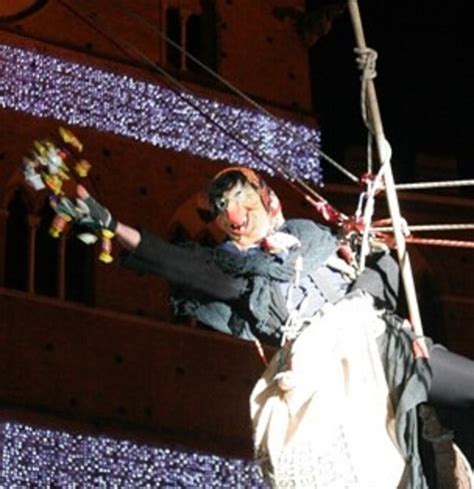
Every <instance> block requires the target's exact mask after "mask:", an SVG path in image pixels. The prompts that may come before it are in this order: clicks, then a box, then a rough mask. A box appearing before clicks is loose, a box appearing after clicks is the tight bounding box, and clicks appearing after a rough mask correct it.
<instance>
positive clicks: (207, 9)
mask: <svg viewBox="0 0 474 489" xmlns="http://www.w3.org/2000/svg"><path fill="white" fill-rule="evenodd" d="M165 26H166V28H165V32H166V36H167V38H168V39H170V40H171V41H173V42H174V43H176V44H177V45H178V46H179V47H176V46H173V45H171V44H170V43H167V44H166V50H165V52H166V58H165V59H166V64H167V66H168V67H170V68H174V69H177V70H180V71H186V72H191V73H199V74H204V73H205V71H204V70H203V69H202V68H201V67H200V66H199V64H197V63H196V62H194V61H193V60H191V59H189V58H188V57H187V56H186V54H185V53H189V54H190V55H192V56H193V57H194V58H196V59H198V60H199V61H200V62H201V63H203V64H204V65H206V66H207V67H208V68H210V69H212V70H216V69H217V31H216V29H217V27H216V26H217V20H216V10H215V5H214V1H213V0H202V1H200V2H196V5H195V8H194V9H192V10H191V9H189V10H187V9H183V8H179V7H177V6H172V7H171V6H170V7H168V8H167V9H166V14H165ZM181 49H184V51H185V52H182V51H181Z"/></svg>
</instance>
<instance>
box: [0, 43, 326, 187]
mask: <svg viewBox="0 0 474 489" xmlns="http://www.w3.org/2000/svg"><path fill="white" fill-rule="evenodd" d="M188 100H189V102H190V103H188V102H187V101H188ZM193 106H194V107H196V106H198V107H199V108H200V110H202V112H204V113H205V114H206V115H207V116H208V117H210V118H211V119H212V120H213V121H215V122H217V123H218V124H219V125H220V126H223V127H225V128H226V129H227V130H228V131H229V132H230V133H231V134H230V135H229V134H226V133H225V132H223V131H222V130H221V129H220V128H219V127H217V126H216V125H215V124H213V123H211V122H210V121H209V120H208V119H206V117H204V116H203V115H202V114H200V113H199V112H198V111H197V110H196V109H195V108H194V107H193ZM0 108H9V109H13V110H17V111H21V112H26V113H28V114H31V115H33V116H35V117H51V118H53V119H56V120H58V121H61V122H64V123H67V124H72V125H78V126H82V127H92V128H96V129H98V130H101V131H107V132H112V133H115V134H120V135H122V136H127V137H130V138H133V139H135V140H138V141H142V142H146V143H150V144H152V145H155V146H158V147H161V148H165V149H170V150H174V151H187V152H189V153H191V154H193V155H197V156H201V157H204V158H208V159H211V160H223V161H227V162H229V163H232V164H241V165H245V166H250V167H252V168H255V169H257V170H263V171H266V172H269V173H272V170H271V169H270V168H269V165H271V167H273V168H275V166H276V165H278V166H281V167H284V168H287V169H288V170H289V171H290V172H291V173H292V174H294V175H296V176H298V177H299V178H302V179H305V180H310V181H312V182H313V183H316V184H319V183H321V182H322V172H321V168H320V159H319V156H318V155H317V154H316V153H315V152H314V145H316V146H319V145H320V131H319V130H317V129H314V128H310V127H307V126H304V125H300V124H295V123H291V122H288V121H285V120H283V119H280V120H279V121H275V119H272V118H271V117H268V116H267V115H264V114H262V113H259V112H256V111H251V110H245V109H241V108H238V107H233V106H230V105H226V104H224V103H221V102H217V101H215V100H210V99H205V98H200V97H195V96H192V95H190V94H187V93H186V94H182V95H181V96H179V95H177V94H176V93H175V92H174V91H172V90H170V89H168V88H165V87H163V86H160V85H158V84H152V83H147V82H144V81H140V80H138V79H134V78H132V77H130V76H126V75H123V74H118V73H111V72H107V71H104V70H100V69H97V68H95V67H92V66H88V65H84V64H78V63H73V62H71V61H65V60H62V59H59V58H55V57H52V56H48V55H45V54H42V53H38V52H35V51H32V50H26V49H21V48H18V47H12V46H9V45H4V44H3V45H0ZM232 136H235V137H236V138H238V139H240V140H242V141H244V142H245V144H246V146H248V147H250V148H253V151H249V150H248V149H246V148H245V147H244V146H242V145H241V144H239V143H238V142H237V141H235V139H234V138H233V137H232ZM309 143H311V144H309ZM312 148H313V149H312ZM262 160H263V161H262Z"/></svg>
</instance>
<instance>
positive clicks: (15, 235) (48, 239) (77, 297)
mask: <svg viewBox="0 0 474 489" xmlns="http://www.w3.org/2000/svg"><path fill="white" fill-rule="evenodd" d="M54 216H55V214H54V211H53V210H52V209H51V207H50V205H49V203H45V205H44V206H43V208H42V209H41V211H40V213H39V215H33V214H30V213H29V212H28V208H27V206H26V204H25V199H24V196H23V195H22V191H21V189H18V190H16V191H15V192H14V194H13V197H12V198H11V200H10V203H9V205H8V208H7V221H6V227H5V229H6V232H5V247H4V249H5V256H4V260H5V261H4V270H5V276H4V279H3V284H4V286H5V287H7V288H12V289H16V290H23V291H28V292H30V293H34V294H39V295H46V296H49V297H57V298H59V299H65V300H69V301H74V302H80V303H83V304H87V305H92V304H93V303H94V274H93V271H94V261H95V260H94V256H95V252H94V247H93V246H87V245H85V244H84V243H82V242H81V241H79V240H78V239H77V237H76V235H75V232H74V229H70V230H69V232H68V233H66V234H64V235H62V236H60V237H59V238H53V237H52V236H51V235H50V232H49V230H50V227H51V223H52V221H53V219H54Z"/></svg>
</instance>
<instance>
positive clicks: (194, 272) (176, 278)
mask: <svg viewBox="0 0 474 489" xmlns="http://www.w3.org/2000/svg"><path fill="white" fill-rule="evenodd" d="M77 194H78V197H79V199H78V201H77V204H78V207H79V209H82V210H83V212H84V215H85V218H84V219H83V221H82V224H84V225H89V226H91V227H94V228H96V229H97V228H105V229H109V230H110V231H112V232H113V233H114V234H115V237H116V239H117V241H118V242H119V244H120V245H121V246H122V247H123V248H124V249H125V250H127V251H128V252H129V253H128V254H126V255H125V256H123V257H122V264H123V265H124V266H126V267H127V268H132V269H134V270H136V271H139V272H145V273H153V274H156V275H159V276H161V277H163V278H165V279H167V280H169V281H170V282H172V283H174V284H176V285H181V286H184V287H187V288H190V289H194V290H196V291H199V292H204V293H205V294H207V295H209V296H210V297H213V298H216V299H223V300H235V299H238V298H240V297H241V296H242V295H243V294H244V293H245V291H246V288H247V280H245V279H243V278H240V277H232V276H231V275H229V274H226V273H225V272H223V271H222V270H221V269H220V268H219V266H218V265H217V264H216V263H215V261H214V260H213V259H212V255H210V254H209V253H207V252H206V251H205V250H204V249H203V248H200V247H191V248H183V247H181V246H176V245H174V244H171V243H168V242H167V241H164V240H162V239H160V238H159V237H157V236H155V235H153V234H151V233H149V232H146V231H145V230H141V231H139V230H137V229H135V228H132V227H130V226H127V225H126V224H123V223H121V222H118V221H117V220H115V219H114V218H113V216H112V214H111V213H110V211H109V210H108V209H107V208H105V207H104V206H102V205H101V204H99V203H98V202H97V201H96V200H95V199H94V198H93V197H91V196H90V195H89V193H88V192H87V190H86V189H85V188H84V187H82V186H81V185H79V186H78V188H77ZM80 222H81V221H80Z"/></svg>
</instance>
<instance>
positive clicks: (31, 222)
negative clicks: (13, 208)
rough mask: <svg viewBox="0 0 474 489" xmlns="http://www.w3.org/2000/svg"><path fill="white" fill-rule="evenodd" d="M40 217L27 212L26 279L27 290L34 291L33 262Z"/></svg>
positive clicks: (34, 260) (32, 292)
mask: <svg viewBox="0 0 474 489" xmlns="http://www.w3.org/2000/svg"><path fill="white" fill-rule="evenodd" d="M40 221H41V219H40V218H39V216H35V215H34V214H28V220H27V222H28V281H27V285H26V290H27V292H30V293H31V294H34V293H35V263H36V231H37V230H38V226H39V225H40Z"/></svg>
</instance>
